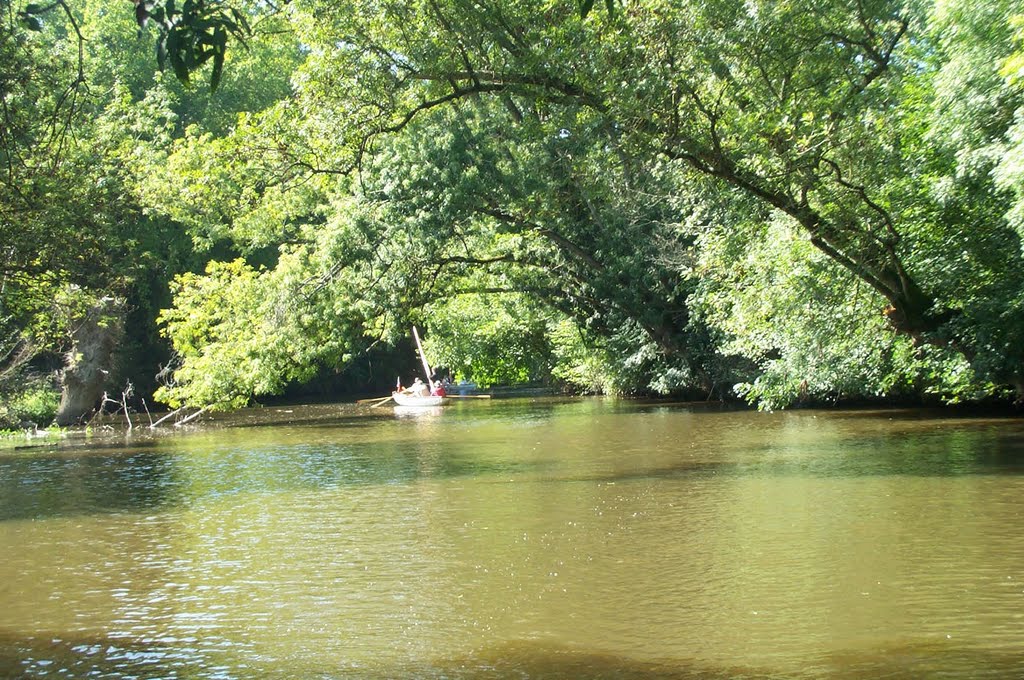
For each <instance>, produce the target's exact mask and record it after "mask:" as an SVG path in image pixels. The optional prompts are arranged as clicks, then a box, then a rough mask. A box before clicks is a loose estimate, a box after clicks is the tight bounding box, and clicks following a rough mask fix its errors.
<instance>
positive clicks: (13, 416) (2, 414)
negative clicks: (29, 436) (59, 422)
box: [0, 378, 60, 430]
mask: <svg viewBox="0 0 1024 680" xmlns="http://www.w3.org/2000/svg"><path fill="white" fill-rule="evenodd" d="M59 403H60V391H59V390H56V389H54V388H53V385H51V384H50V383H49V381H47V380H42V379H38V378H37V379H34V380H29V381H28V382H26V383H24V384H22V385H21V387H20V388H19V389H18V390H17V391H14V392H9V393H8V394H7V397H6V399H5V403H3V404H0V430H16V429H20V428H23V427H26V425H25V424H26V423H33V424H35V425H36V426H38V427H46V426H47V425H49V424H50V423H52V422H53V418H54V416H55V415H56V413H57V405H58V404H59Z"/></svg>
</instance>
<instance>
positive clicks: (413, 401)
mask: <svg viewBox="0 0 1024 680" xmlns="http://www.w3.org/2000/svg"><path fill="white" fill-rule="evenodd" d="M391 398H392V399H394V400H395V403H396V404H398V405H399V406H440V405H441V404H444V403H445V401H446V400H445V398H444V396H443V395H440V394H427V395H419V394H409V393H407V392H392V394H391Z"/></svg>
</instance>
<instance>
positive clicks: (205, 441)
mask: <svg viewBox="0 0 1024 680" xmlns="http://www.w3.org/2000/svg"><path fill="white" fill-rule="evenodd" d="M1022 504H1024V420H1022V419H1015V418H954V417H951V416H950V415H949V414H942V413H941V412H940V413H937V414H936V413H923V412H918V411H845V412H840V411H831V412H825V411H794V412H779V413H771V414H767V413H753V412H742V411H728V410H720V409H716V408H711V407H700V406H693V405H685V404H680V405H669V404H644V403H637V402H621V401H611V400H601V399H582V400H492V401H487V400H468V399H467V400H461V401H459V402H456V403H455V404H453V405H452V406H449V407H445V408H444V409H438V410H435V411H431V410H427V411H423V412H416V411H409V412H403V411H402V410H401V409H395V408H392V407H384V408H377V409H370V408H367V407H364V406H359V407H357V406H354V405H334V406H328V405H320V406H311V407H294V408H267V409H262V410H253V411H246V412H242V413H239V414H234V415H232V416H230V417H224V418H222V419H221V420H218V421H214V422H213V423H210V424H208V425H206V426H203V427H201V428H198V429H193V430H190V431H186V432H174V433H169V434H162V435H160V436H152V435H148V434H145V433H143V434H139V432H138V430H136V432H135V433H133V434H130V435H127V434H125V433H114V434H109V435H98V436H94V437H92V438H89V439H84V440H74V439H70V440H68V441H66V442H63V443H61V444H60V445H57V446H52V447H49V448H38V449H28V450H17V451H12V450H7V451H0V677H30V678H31V677H104V678H133V677H139V678H153V677H162V678H250V677H261V678H262V677H269V678H372V679H377V678H381V679H383V678H505V677H511V678H655V679H670V678H875V677H877V678H908V679H909V678H915V679H916V678H979V677H993V678H1007V677H1024V530H1022V526H1024V521H1022V520H1024V512H1022Z"/></svg>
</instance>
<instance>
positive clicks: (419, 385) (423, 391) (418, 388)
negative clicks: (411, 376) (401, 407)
mask: <svg viewBox="0 0 1024 680" xmlns="http://www.w3.org/2000/svg"><path fill="white" fill-rule="evenodd" d="M407 391H408V393H409V394H411V395H413V396H414V397H426V396H428V395H429V394H430V388H429V387H427V384H426V383H425V382H423V381H422V380H420V379H419V378H416V380H414V381H413V383H412V387H410V388H409V389H408V390H407Z"/></svg>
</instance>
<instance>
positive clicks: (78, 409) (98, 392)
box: [56, 297, 125, 427]
mask: <svg viewBox="0 0 1024 680" xmlns="http://www.w3.org/2000/svg"><path fill="white" fill-rule="evenodd" d="M124 307H125V305H124V300H121V299H118V298H112V297H105V298H101V299H99V300H97V301H96V304H95V305H93V306H92V307H91V308H90V309H89V310H88V311H87V312H86V314H85V316H84V318H82V319H81V320H80V321H79V323H78V327H77V328H75V330H74V331H73V332H72V334H71V350H70V351H69V352H68V353H67V355H66V356H65V366H64V370H63V371H61V384H62V388H61V397H60V406H59V407H58V409H57V418H56V423H57V425H60V426H61V427H66V426H68V425H75V424H80V423H81V422H83V420H84V419H85V417H86V416H87V415H89V414H90V413H91V412H92V411H93V410H95V408H96V405H97V403H98V402H99V400H100V398H101V397H102V396H103V388H104V386H105V385H106V383H107V380H108V379H109V378H110V373H111V367H112V364H113V361H112V359H113V355H114V350H115V349H116V348H117V345H118V344H119V343H120V341H121V336H122V335H123V333H124V313H125V308H124Z"/></svg>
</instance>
